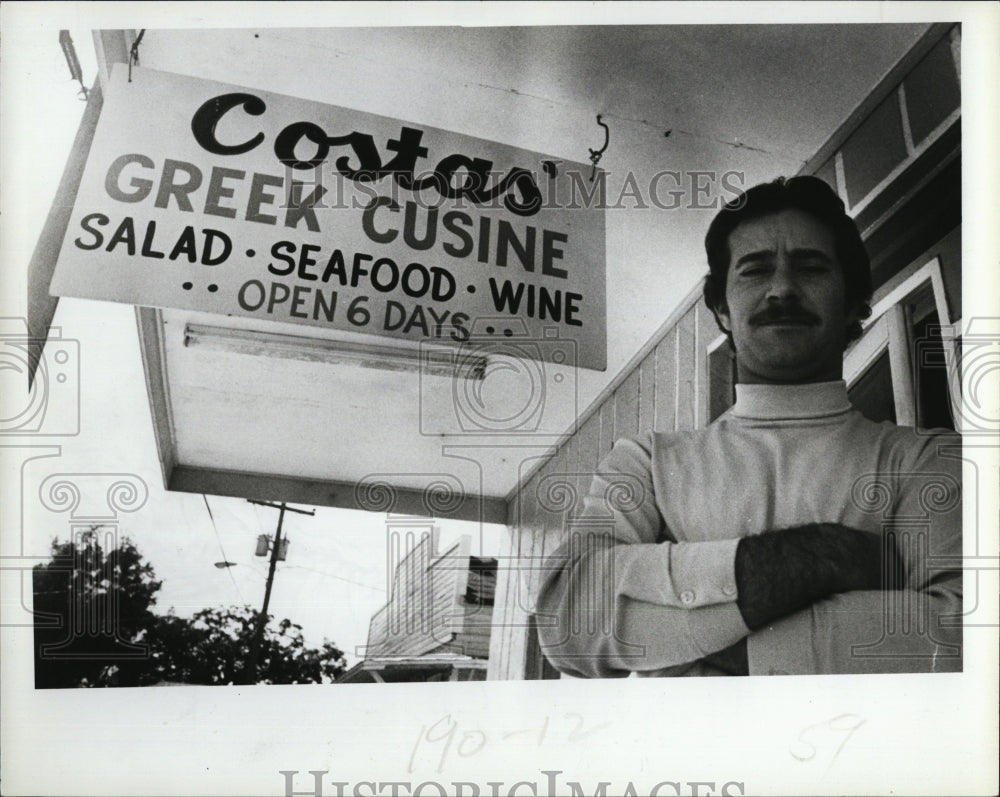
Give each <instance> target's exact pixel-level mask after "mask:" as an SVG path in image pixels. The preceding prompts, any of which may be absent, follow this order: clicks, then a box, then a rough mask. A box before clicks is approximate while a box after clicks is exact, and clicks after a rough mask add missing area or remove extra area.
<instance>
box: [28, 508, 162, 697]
mask: <svg viewBox="0 0 1000 797" xmlns="http://www.w3.org/2000/svg"><path fill="white" fill-rule="evenodd" d="M95 531H96V527H95V528H93V529H91V530H90V531H89V532H87V533H85V534H83V535H82V536H81V537H79V539H78V542H79V544H78V542H75V541H73V542H62V543H61V542H58V541H57V540H53V542H52V559H51V560H50V561H49V562H48V563H46V564H44V565H36V566H35V568H34V571H33V572H32V577H33V578H32V582H33V592H34V610H35V629H34V630H35V687H36V688H38V689H47V688H52V687H67V686H95V685H97V684H99V683H101V681H102V678H103V675H102V674H103V673H104V671H105V670H106V669H107V668H108V667H109V666H110V665H111V664H117V663H125V662H129V663H131V664H132V665H133V666H132V669H135V668H136V667H137V666H138V663H140V662H142V661H144V660H145V659H146V658H147V656H148V653H147V649H146V647H145V646H144V644H143V637H144V636H145V631H146V629H148V628H149V626H150V623H151V622H152V621H153V618H154V615H153V613H152V611H151V607H152V606H154V605H155V604H156V597H155V594H156V592H157V591H159V589H160V586H161V582H159V581H157V580H156V574H155V573H154V572H153V567H152V565H150V564H148V563H144V562H143V561H142V555H141V554H140V553H139V551H138V549H137V548H136V547H135V546H134V545H132V543H131V542H129V541H128V540H123V541H122V542H121V544H119V545H118V547H116V548H115V549H114V550H112V551H110V552H109V553H107V554H105V552H104V549H103V547H102V546H101V544H100V542H99V541H98V539H97V535H96V534H95Z"/></svg>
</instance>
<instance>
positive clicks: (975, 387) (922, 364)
mask: <svg viewBox="0 0 1000 797" xmlns="http://www.w3.org/2000/svg"><path fill="white" fill-rule="evenodd" d="M997 321H998V319H996V318H972V319H969V321H968V322H967V323H966V324H965V325H964V326H965V330H964V332H963V330H962V329H961V328H960V327H959V325H958V324H953V325H950V326H947V325H946V326H936V325H935V326H932V327H930V328H929V329H928V334H927V336H926V337H924V338H921V339H919V340H917V341H915V347H914V370H915V372H916V379H917V383H916V390H917V393H918V395H919V394H920V393H921V392H922V391H921V380H925V379H926V380H933V379H934V378H935V376H937V375H938V374H940V373H941V372H942V371H943V372H944V374H945V376H946V379H947V390H948V393H949V395H950V396H951V411H952V417H953V420H954V422H955V429H956V430H957V431H959V432H960V433H961V434H962V436H963V437H966V438H972V437H974V438H977V439H978V438H994V439H996V438H997V437H1000V407H998V405H997V404H996V403H995V401H996V398H995V394H994V396H993V397H992V400H993V402H994V403H991V402H990V398H991V397H990V395H989V392H990V390H991V389H994V390H995V386H996V384H997V380H998V379H1000V335H998V334H997V333H995V332H991V331H989V329H990V327H993V328H995V327H996V323H997ZM938 378H940V377H938ZM929 387H931V388H932V389H934V388H935V387H936V385H933V384H932V385H929Z"/></svg>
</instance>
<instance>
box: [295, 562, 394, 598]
mask: <svg viewBox="0 0 1000 797" xmlns="http://www.w3.org/2000/svg"><path fill="white" fill-rule="evenodd" d="M292 568H299V569H300V570H309V571H311V572H313V573H319V574H320V575H322V576H329V577H330V578H336V579H338V580H340V581H346V582H347V583H348V584H354V585H355V586H358V587H364V588H365V589H374V590H377V591H378V592H385V587H373V586H372V585H371V584H363V583H362V582H360V581H352V580H351V579H349V578H344V577H343V576H338V575H336V574H335V573H330V572H329V571H327V570H317V569H316V568H315V567H306V565H285V568H284V569H285V570H290V569H292Z"/></svg>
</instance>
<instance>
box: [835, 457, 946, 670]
mask: <svg viewBox="0 0 1000 797" xmlns="http://www.w3.org/2000/svg"><path fill="white" fill-rule="evenodd" d="M851 501H852V503H853V504H854V506H855V507H857V508H858V509H859V510H861V511H862V512H864V513H866V514H871V515H877V516H878V517H879V518H880V519H881V526H882V529H881V533H882V535H883V541H884V550H885V556H887V557H890V556H892V555H893V554H894V555H895V557H896V558H897V562H898V565H897V568H896V570H895V572H888V573H886V583H885V586H884V589H883V590H882V591H881V594H882V624H881V627H880V629H879V638H878V639H873V640H870V641H867V642H862V643H859V644H856V645H852V646H851V656H852V657H853V658H875V659H902V660H908V661H913V660H924V661H925V662H926V660H930V661H931V665H932V670H934V671H938V670H952V671H954V670H960V669H961V663H962V646H961V645H962V642H961V633H962V628H961V619H960V618H961V611H962V574H961V569H960V567H956V561H958V562H960V557H961V528H962V523H961V512H962V486H961V484H960V482H959V480H958V479H957V478H956V477H954V476H952V475H951V474H949V473H944V472H914V473H910V472H896V473H892V474H883V473H870V474H866V475H864V476H861V477H859V478H858V479H857V480H855V482H854V485H853V486H852V489H851ZM948 515H951V516H952V517H951V518H948V517H946V516H948ZM935 525H938V526H939V527H943V526H945V525H947V526H949V527H951V528H955V529H957V530H958V531H957V533H956V534H954V535H952V536H950V537H945V535H944V534H942V532H941V531H940V530H939V531H937V532H936V533H935V531H934V526H935ZM956 557H958V558H957V559H956ZM887 561H891V559H887ZM931 587H933V589H931ZM956 621H957V622H956ZM920 668H921V669H922V665H921V667H920Z"/></svg>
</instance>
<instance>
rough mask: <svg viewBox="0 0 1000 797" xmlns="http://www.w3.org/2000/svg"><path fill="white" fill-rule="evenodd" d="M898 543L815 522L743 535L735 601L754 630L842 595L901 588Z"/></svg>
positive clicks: (737, 558)
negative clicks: (837, 594) (753, 534)
mask: <svg viewBox="0 0 1000 797" xmlns="http://www.w3.org/2000/svg"><path fill="white" fill-rule="evenodd" d="M902 572H903V569H902V567H901V565H900V562H899V556H898V554H897V552H896V549H895V545H894V544H893V543H892V542H891V541H890V540H888V539H886V538H884V537H883V536H882V535H879V534H872V533H870V532H867V531H858V530H857V529H851V528H848V527H846V526H841V525H839V524H836V523H816V524H812V525H809V526H799V527H796V528H792V529H784V530H781V531H768V532H765V533H763V534H758V535H756V536H753V537H744V538H743V539H741V540H740V541H739V544H738V545H737V547H736V588H737V593H738V598H737V601H736V604H737V606H738V607H739V610H740V613H741V614H742V615H743V621H744V622H745V623H746V624H747V627H748V628H750V629H751V630H752V631H756V630H757V629H759V628H762V627H763V626H765V625H767V624H768V623H770V622H773V621H774V620H777V619H779V618H781V617H785V616H786V615H789V614H792V613H793V612H797V611H799V610H800V609H804V608H805V607H806V606H809V605H811V604H813V603H815V602H816V601H819V600H822V599H823V598H826V597H828V596H829V595H833V594H835V593H838V592H853V591H855V590H888V589H902V587H903V584H902V583H901V582H902V577H901V574H902Z"/></svg>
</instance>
